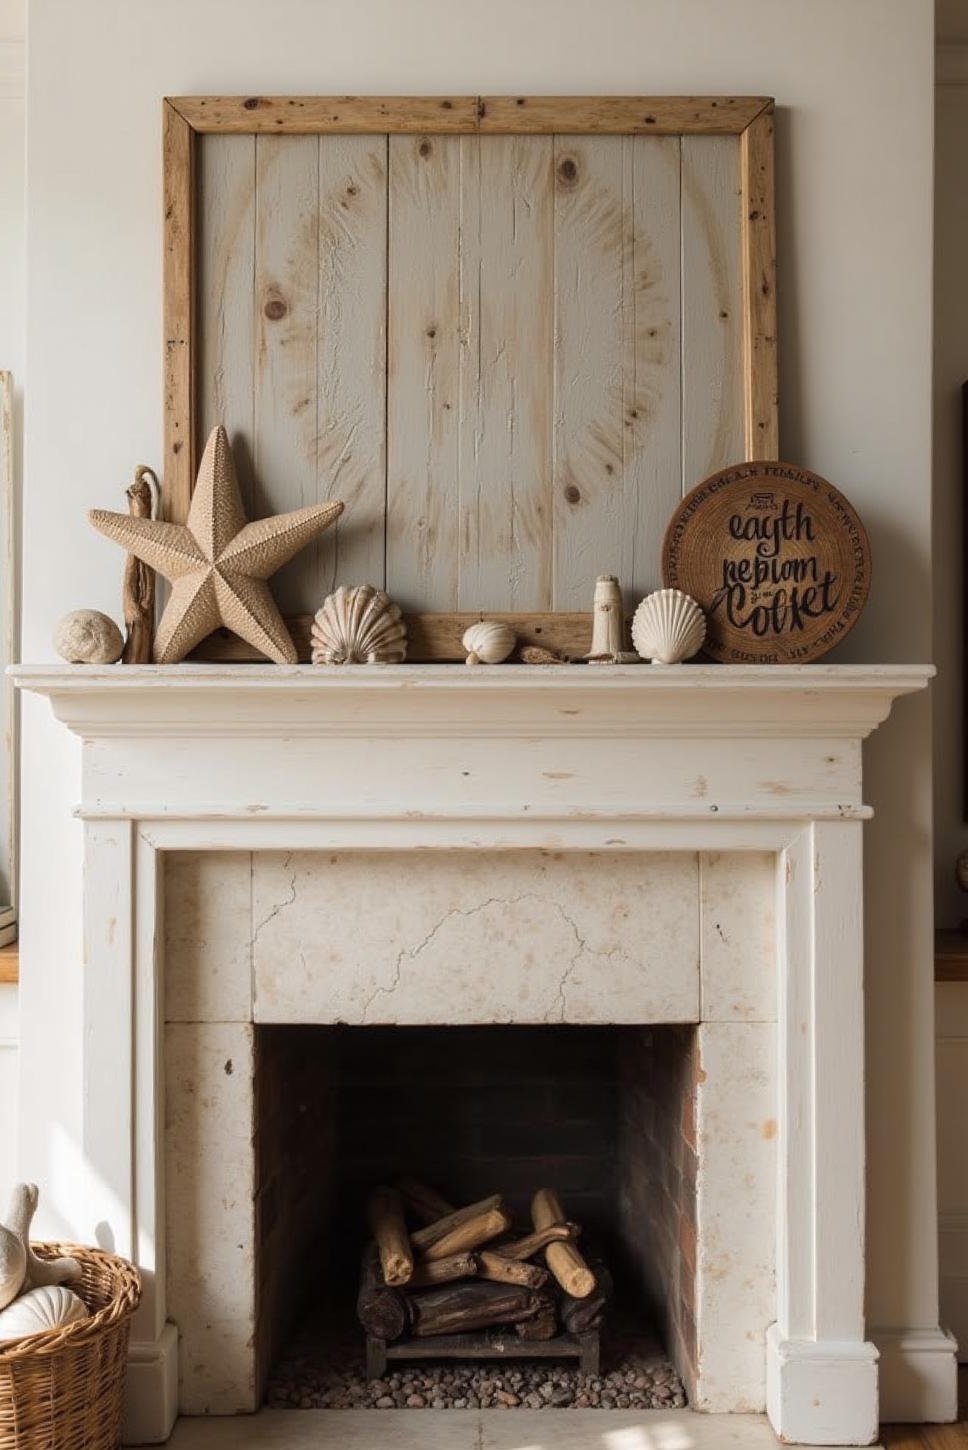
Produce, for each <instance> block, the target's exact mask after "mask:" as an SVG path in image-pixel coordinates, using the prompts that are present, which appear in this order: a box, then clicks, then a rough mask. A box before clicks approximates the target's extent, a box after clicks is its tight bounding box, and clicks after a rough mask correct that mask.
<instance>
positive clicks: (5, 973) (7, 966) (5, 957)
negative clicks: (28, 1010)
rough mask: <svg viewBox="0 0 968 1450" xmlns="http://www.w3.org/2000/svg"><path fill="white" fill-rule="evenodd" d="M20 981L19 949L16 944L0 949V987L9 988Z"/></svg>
mask: <svg viewBox="0 0 968 1450" xmlns="http://www.w3.org/2000/svg"><path fill="white" fill-rule="evenodd" d="M19 981H20V947H19V946H18V945H17V943H16V942H13V943H11V945H10V946H6V947H0V985H4V986H9V985H11V984H16V983H17V982H19Z"/></svg>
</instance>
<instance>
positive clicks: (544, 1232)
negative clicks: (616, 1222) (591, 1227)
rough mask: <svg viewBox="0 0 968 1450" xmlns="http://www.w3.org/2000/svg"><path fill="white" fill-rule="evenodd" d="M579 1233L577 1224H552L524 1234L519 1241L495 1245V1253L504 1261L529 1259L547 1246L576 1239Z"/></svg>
mask: <svg viewBox="0 0 968 1450" xmlns="http://www.w3.org/2000/svg"><path fill="white" fill-rule="evenodd" d="M580 1233H581V1229H580V1227H579V1226H578V1224H577V1223H552V1224H549V1225H548V1227H547V1228H543V1229H538V1230H536V1231H535V1233H533V1234H526V1235H525V1237H524V1238H521V1239H511V1240H509V1242H508V1243H506V1244H496V1245H495V1253H498V1254H503V1255H504V1257H505V1258H506V1259H530V1258H533V1257H534V1255H535V1254H537V1253H539V1252H540V1250H541V1249H543V1248H546V1247H547V1246H548V1244H553V1243H563V1242H566V1241H567V1240H568V1239H576V1238H577V1237H578V1235H579V1234H580Z"/></svg>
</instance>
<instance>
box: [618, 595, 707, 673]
mask: <svg viewBox="0 0 968 1450" xmlns="http://www.w3.org/2000/svg"><path fill="white" fill-rule="evenodd" d="M705 638H706V616H705V615H704V614H703V612H702V610H701V609H700V607H699V605H698V604H697V603H696V601H695V600H694V599H691V598H690V596H689V595H688V594H683V592H682V590H681V589H657V590H656V591H655V593H654V594H650V595H649V596H648V597H647V598H646V599H643V600H642V603H641V604H640V605H639V607H638V609H637V610H636V611H635V617H634V618H633V620H632V643H633V644H634V645H635V648H636V649H637V650H638V652H639V654H640V655H641V656H642V658H643V659H646V660H651V661H652V663H653V664H657V665H677V664H679V663H680V661H682V660H689V659H692V657H693V655H694V654H698V653H699V651H700V650H701V649H702V646H703V641H704V640H705Z"/></svg>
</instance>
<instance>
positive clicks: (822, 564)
mask: <svg viewBox="0 0 968 1450" xmlns="http://www.w3.org/2000/svg"><path fill="white" fill-rule="evenodd" d="M662 572H663V575H664V577H665V581H666V584H667V585H669V586H670V587H672V588H676V589H681V590H684V592H685V593H686V594H689V595H691V596H692V598H693V599H695V600H696V601H697V602H698V603H699V604H700V605H701V606H702V608H703V609H704V610H705V611H706V616H707V631H706V641H705V645H704V652H705V653H706V654H707V655H710V656H711V657H712V658H713V659H715V660H721V661H723V662H725V663H728V664H807V663H809V661H810V660H816V659H819V658H820V656H821V655H824V654H826V653H827V652H828V650H831V649H833V647H834V645H835V644H839V643H840V641H841V640H842V639H843V638H844V637H845V636H846V635H847V634H848V632H849V631H850V630H851V629H852V628H853V627H854V625H855V624H856V623H857V619H858V617H859V615H860V612H861V610H862V609H863V607H864V604H865V603H866V600H867V595H868V592H869V590H870V581H871V556H870V546H869V544H868V541H867V533H866V531H865V529H864V525H863V524H862V523H861V521H860V519H859V518H858V516H857V514H856V512H855V511H854V509H853V507H852V506H851V505H850V504H849V503H848V501H847V500H846V499H845V498H844V496H843V494H842V493H841V492H840V491H839V490H838V489H836V488H834V486H833V484H832V483H828V482H827V480H826V479H824V478H820V477H819V476H818V475H817V474H815V473H808V472H807V470H806V469H804V468H796V467H794V466H793V465H792V464H789V463H772V462H760V463H747V464H742V465H740V466H739V467H735V468H726V469H723V470H722V471H721V472H720V473H714V474H713V475H712V477H711V478H707V479H706V480H705V481H704V482H703V483H700V484H699V485H697V487H696V488H694V489H693V490H692V492H691V493H690V494H689V495H688V496H687V497H686V498H685V499H684V500H683V503H682V507H681V509H680V510H679V511H678V513H677V514H676V515H675V516H674V517H673V519H672V521H671V522H670V524H669V527H668V530H667V532H666V536H665V541H664V543H663V548H662Z"/></svg>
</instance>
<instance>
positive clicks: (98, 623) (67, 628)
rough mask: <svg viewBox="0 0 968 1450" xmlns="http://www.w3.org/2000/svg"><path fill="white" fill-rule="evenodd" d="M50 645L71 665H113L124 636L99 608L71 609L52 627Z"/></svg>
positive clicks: (122, 646) (119, 654) (122, 644)
mask: <svg viewBox="0 0 968 1450" xmlns="http://www.w3.org/2000/svg"><path fill="white" fill-rule="evenodd" d="M54 648H55V649H56V651H57V653H58V654H59V655H60V656H61V658H62V659H65V660H67V662H68V664H71V665H113V664H116V663H117V661H118V660H119V659H120V658H121V651H122V650H123V649H124V637H123V635H122V634H121V631H120V629H118V626H117V625H116V624H115V622H114V620H113V619H111V618H109V616H108V615H106V614H102V613H101V612H100V610H98V609H75V610H73V611H72V612H71V613H70V614H65V615H64V618H63V619H62V620H61V621H60V623H59V624H58V626H57V628H56V629H55V630H54Z"/></svg>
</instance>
